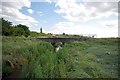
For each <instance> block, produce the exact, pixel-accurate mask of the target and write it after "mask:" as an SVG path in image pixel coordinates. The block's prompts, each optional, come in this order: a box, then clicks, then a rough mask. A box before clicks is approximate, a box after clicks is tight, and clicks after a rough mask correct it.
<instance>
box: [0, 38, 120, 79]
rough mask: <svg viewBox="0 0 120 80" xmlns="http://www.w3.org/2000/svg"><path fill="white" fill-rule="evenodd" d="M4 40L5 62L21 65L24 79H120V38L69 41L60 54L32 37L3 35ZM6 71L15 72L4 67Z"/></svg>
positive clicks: (49, 45)
mask: <svg viewBox="0 0 120 80" xmlns="http://www.w3.org/2000/svg"><path fill="white" fill-rule="evenodd" d="M2 40H3V45H2V51H3V63H5V61H7V60H10V61H11V62H12V63H13V64H17V65H18V66H19V65H22V74H21V77H23V78H28V79H31V78H66V77H67V78H117V77H118V73H117V69H118V46H117V44H118V39H89V40H87V41H83V42H77V41H74V42H68V43H65V45H64V46H63V47H62V49H60V50H59V51H58V52H55V51H54V47H53V46H52V45H51V44H50V43H48V42H44V41H37V40H36V39H34V38H31V37H28V38H25V37H5V36H3V39H2ZM59 44H60V43H57V44H56V45H59ZM108 53H109V54H108ZM16 61H17V63H16ZM3 70H4V71H3V73H10V72H12V69H11V68H9V66H7V65H5V64H3Z"/></svg>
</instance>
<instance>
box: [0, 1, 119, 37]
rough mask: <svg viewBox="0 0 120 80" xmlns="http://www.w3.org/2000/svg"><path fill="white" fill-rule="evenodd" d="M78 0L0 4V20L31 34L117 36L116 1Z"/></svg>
mask: <svg viewBox="0 0 120 80" xmlns="http://www.w3.org/2000/svg"><path fill="white" fill-rule="evenodd" d="M87 1H88V2H85V0H84V1H82V0H79V1H76V0H56V1H54V2H53V0H52V1H51V0H46V1H45V0H44V1H42V2H40V1H37V2H35V1H34V2H32V1H29V0H16V1H15V2H10V0H9V2H3V3H2V5H1V4H0V7H2V8H0V14H2V15H0V17H3V18H5V19H7V20H9V21H11V22H13V24H15V25H16V24H23V25H27V26H28V27H29V29H30V30H31V31H37V32H39V31H40V28H41V27H42V28H43V32H45V33H54V34H62V33H63V32H64V33H66V34H97V37H117V36H118V2H94V1H93V2H89V1H90V0H87Z"/></svg>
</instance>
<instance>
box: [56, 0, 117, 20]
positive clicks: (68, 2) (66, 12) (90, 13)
mask: <svg viewBox="0 0 120 80" xmlns="http://www.w3.org/2000/svg"><path fill="white" fill-rule="evenodd" d="M55 7H57V9H56V10H55V12H56V13H58V14H63V18H65V19H67V20H69V21H77V22H79V21H87V20H91V19H98V18H101V17H108V16H110V15H112V14H115V15H117V8H118V3H117V2H83V3H80V2H76V0H64V1H62V0H58V1H57V3H56V5H55Z"/></svg>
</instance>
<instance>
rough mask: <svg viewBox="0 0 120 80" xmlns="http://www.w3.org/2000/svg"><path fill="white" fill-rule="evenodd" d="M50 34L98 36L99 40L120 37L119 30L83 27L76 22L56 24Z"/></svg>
mask: <svg viewBox="0 0 120 80" xmlns="http://www.w3.org/2000/svg"><path fill="white" fill-rule="evenodd" d="M46 32H48V33H54V34H62V33H66V34H80V35H81V34H83V35H85V34H96V35H97V38H100V37H117V36H118V29H117V28H114V27H113V28H109V27H106V28H105V27H104V26H102V27H99V26H98V27H96V26H89V25H82V24H80V23H74V22H59V23H57V24H55V25H54V26H53V27H52V28H51V29H50V30H49V31H46Z"/></svg>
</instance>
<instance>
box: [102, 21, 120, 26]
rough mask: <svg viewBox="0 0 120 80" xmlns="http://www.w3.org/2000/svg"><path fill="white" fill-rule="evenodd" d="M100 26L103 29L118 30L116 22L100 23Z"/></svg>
mask: <svg viewBox="0 0 120 80" xmlns="http://www.w3.org/2000/svg"><path fill="white" fill-rule="evenodd" d="M101 24H102V26H103V27H105V28H118V20H108V21H102V22H101Z"/></svg>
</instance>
